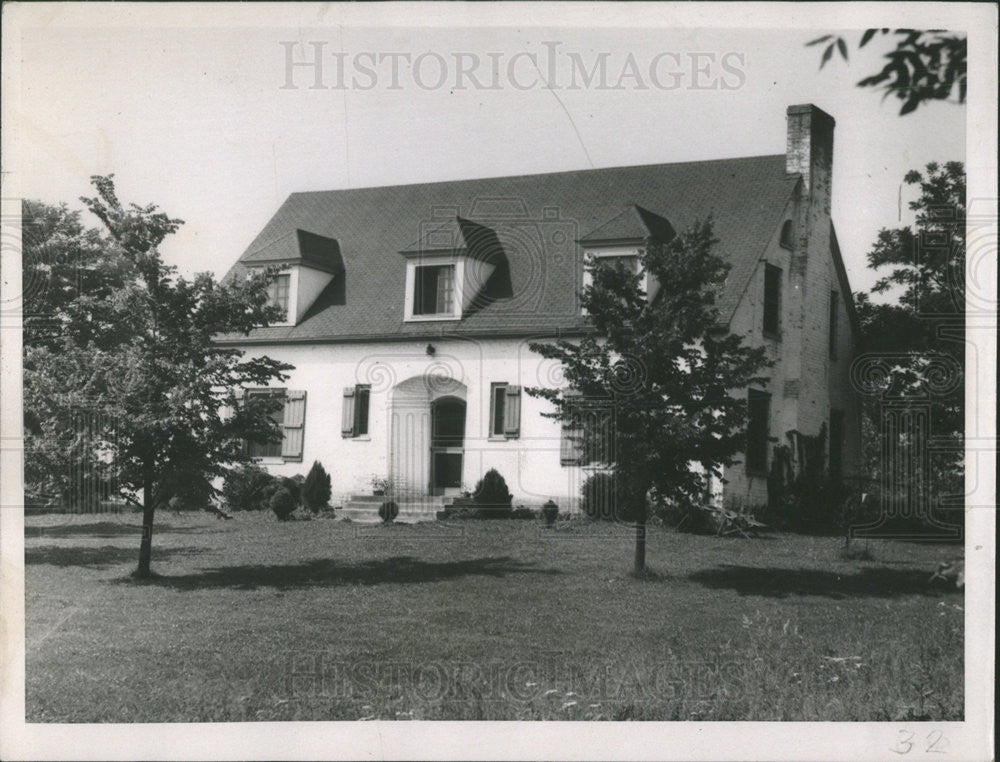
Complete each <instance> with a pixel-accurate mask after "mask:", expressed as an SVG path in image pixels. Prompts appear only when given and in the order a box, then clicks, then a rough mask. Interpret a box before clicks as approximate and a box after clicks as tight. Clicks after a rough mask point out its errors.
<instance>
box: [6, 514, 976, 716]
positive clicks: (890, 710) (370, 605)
mask: <svg viewBox="0 0 1000 762" xmlns="http://www.w3.org/2000/svg"><path fill="white" fill-rule="evenodd" d="M158 519H159V520H158V524H157V531H156V534H155V536H154V541H153V568H154V571H156V572H157V574H158V575H159V576H158V577H157V578H156V579H155V580H154V581H153V582H152V583H146V584H140V583H137V582H135V581H133V580H132V579H131V578H130V577H129V573H130V571H131V570H132V569H133V568H134V566H135V562H136V556H137V554H138V545H139V536H140V527H139V518H138V517H137V516H135V515H131V514H127V515H120V516H117V515H110V514H109V515H100V516H72V517H66V516H51V515H50V516H33V517H28V518H27V519H26V524H27V525H26V530H25V546H26V549H25V560H26V584H27V617H26V629H27V633H26V634H27V687H26V693H27V696H26V700H27V719H28V721H29V722H168V721H213V720H214V721H241V720H246V721H253V720H334V719H343V720H357V719H401V720H402V719H414V720H435V719H512V720H513V719H584V720H586V719H636V720H683V719H700V720H899V719H944V720H959V719H962V716H963V666H962V663H963V656H962V654H963V621H964V612H963V596H962V593H961V591H957V590H955V589H954V588H953V587H949V586H947V585H938V584H936V583H935V584H930V583H928V577H929V576H930V573H931V572H932V571H933V569H934V567H935V565H936V564H937V562H938V561H940V560H942V559H944V558H947V557H949V556H952V555H954V554H955V550H956V549H955V548H948V547H943V546H934V545H921V544H917V543H904V542H883V543H877V544H876V543H872V545H871V546H870V548H869V557H866V558H864V559H857V560H844V559H842V558H841V554H840V549H841V544H842V541H841V540H838V539H836V538H825V537H804V536H796V535H791V534H779V535H774V536H769V537H763V538H760V539H749V540H748V539H727V538H716V537H700V536H691V535H685V534H677V533H673V532H671V531H669V530H666V529H653V530H651V533H650V538H649V548H648V564H649V567H650V568H651V569H652V570H653V571H654V572H655V573H656V576H655V577H653V578H651V579H645V580H637V579H634V578H632V577H630V576H629V575H628V573H627V572H628V566H629V563H630V562H631V553H632V537H631V534H630V532H629V531H628V530H627V529H626V528H623V527H618V526H613V525H606V524H592V523H589V522H586V521H561V522H559V523H558V526H557V527H556V528H555V529H551V530H546V529H545V528H544V527H543V526H542V524H541V522H537V521H502V520H496V521H471V520H470V521H464V522H454V523H447V524H446V523H443V522H438V523H436V524H434V523H432V524H421V525H397V526H392V525H390V526H365V525H357V524H350V523H348V522H341V521H335V520H332V519H316V520H312V521H294V522H287V523H285V522H278V521H276V520H274V518H273V516H270V515H264V514H254V515H250V514H241V515H238V516H237V517H236V519H235V520H233V521H220V520H217V519H214V518H212V517H210V516H208V515H207V514H171V513H169V512H167V513H163V514H161V515H160V516H159V517H158Z"/></svg>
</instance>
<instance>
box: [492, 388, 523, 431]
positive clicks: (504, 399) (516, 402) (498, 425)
mask: <svg viewBox="0 0 1000 762" xmlns="http://www.w3.org/2000/svg"><path fill="white" fill-rule="evenodd" d="M520 435H521V387H520V386H515V385H514V384H507V383H497V384H492V385H491V386H490V437H492V438H501V437H502V438H503V439H517V438H518V437H519V436H520Z"/></svg>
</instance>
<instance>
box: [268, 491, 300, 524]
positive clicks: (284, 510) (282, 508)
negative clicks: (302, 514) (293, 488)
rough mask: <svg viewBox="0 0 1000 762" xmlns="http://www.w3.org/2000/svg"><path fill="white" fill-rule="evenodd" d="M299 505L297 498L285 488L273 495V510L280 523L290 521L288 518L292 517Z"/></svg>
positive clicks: (271, 501) (271, 502)
mask: <svg viewBox="0 0 1000 762" xmlns="http://www.w3.org/2000/svg"><path fill="white" fill-rule="evenodd" d="M298 504H299V503H298V501H297V500H296V499H295V496H294V495H293V494H292V493H291V492H289V491H288V490H287V489H286V488H285V487H280V488H279V489H278V490H277V491H276V492H275V493H274V494H273V495H271V500H270V506H271V510H272V511H274V515H275V516H277V517H278V520H279V521H288V518H289V517H290V516H291V515H292V511H294V510H295V509H296V508H297V507H298Z"/></svg>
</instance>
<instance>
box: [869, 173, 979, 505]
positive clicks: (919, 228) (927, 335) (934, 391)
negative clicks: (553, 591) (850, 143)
mask: <svg viewBox="0 0 1000 762" xmlns="http://www.w3.org/2000/svg"><path fill="white" fill-rule="evenodd" d="M905 180H906V182H907V183H908V184H910V185H918V186H919V187H920V196H919V198H918V199H917V200H915V201H913V202H911V203H910V205H909V206H910V209H911V210H912V211H914V212H915V213H916V217H915V225H914V227H913V228H911V227H909V226H907V227H902V228H896V229H883V230H881V231H879V234H878V237H877V239H876V241H875V244H874V245H873V246H872V249H871V251H870V252H869V253H868V265H869V267H871V268H873V269H875V270H884V269H889V272H888V274H886V275H884V276H883V277H881V278H880V279H879V280H878V281H877V282H876V284H875V286H874V288H873V289H872V293H873V294H878V295H883V296H895V297H896V302H895V303H891V302H890V303H881V304H879V303H875V302H873V301H872V299H871V297H870V296H869V295H868V294H859V295H857V297H856V302H857V305H858V316H859V319H860V323H861V330H862V337H863V341H864V347H865V350H866V352H867V353H869V357H871V358H873V359H877V358H883V360H884V362H883V363H882V367H881V368H880V373H881V378H880V379H878V380H879V382H880V383H878V384H876V386H878V389H877V393H876V394H872V395H869V396H867V397H866V399H865V408H864V414H865V420H864V422H863V426H864V429H865V433H866V437H865V441H866V446H865V458H866V463H865V467H866V470H867V471H868V472H869V473H870V474H872V476H873V477H876V478H877V476H878V475H879V474H881V473H882V472H883V471H884V469H885V468H886V466H887V465H888V464H887V463H886V462H884V459H885V455H884V450H883V448H884V447H885V446H886V443H885V442H884V441H883V432H882V425H881V420H880V415H881V412H880V405H881V403H882V401H883V399H890V398H892V399H894V400H896V401H904V400H909V401H910V402H911V403H912V404H914V405H918V406H923V405H928V406H929V414H930V427H931V429H930V434H931V435H932V436H933V437H934V438H935V439H936V441H937V442H938V443H939V444H942V445H943V446H942V447H939V448H936V449H935V452H934V454H933V457H932V458H931V459H930V461H929V463H928V466H927V467H928V468H929V469H930V472H929V473H928V474H925V476H926V477H927V478H926V479H925V480H923V481H924V483H928V484H930V485H933V489H934V490H935V491H936V492H937V493H938V495H939V496H940V495H941V494H942V493H948V494H961V493H962V479H963V470H962V451H963V442H964V427H965V387H964V384H963V383H962V380H963V375H964V368H965V344H964V336H965V257H966V252H965V250H966V219H965V216H966V209H965V168H964V166H963V164H962V163H961V162H954V161H953V162H948V163H946V164H944V165H940V164H937V163H931V164H928V165H927V167H926V174H922V173H920V172H916V171H912V172H909V173H908V174H907V175H906V177H905ZM897 446H898V449H896V450H894V452H896V453H897V454H900V455H903V454H905V453H906V452H907V447H909V443H908V442H906V441H902V440H900V441H899V442H897V443H895V444H894V445H893V447H897ZM921 475H922V474H914V476H921ZM919 481H920V480H918V479H915V480H914V483H916V482H919Z"/></svg>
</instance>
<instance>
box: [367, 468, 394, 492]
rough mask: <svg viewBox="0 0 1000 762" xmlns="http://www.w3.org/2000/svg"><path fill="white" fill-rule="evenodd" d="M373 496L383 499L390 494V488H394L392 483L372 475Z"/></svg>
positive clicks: (384, 478)
mask: <svg viewBox="0 0 1000 762" xmlns="http://www.w3.org/2000/svg"><path fill="white" fill-rule="evenodd" d="M371 481H372V495H374V496H376V497H382V496H384V495H387V494H389V488H390V487H391V486H392V482H391V481H390V480H389V479H388V478H386V477H384V476H377V475H375V474H372V480H371Z"/></svg>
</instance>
